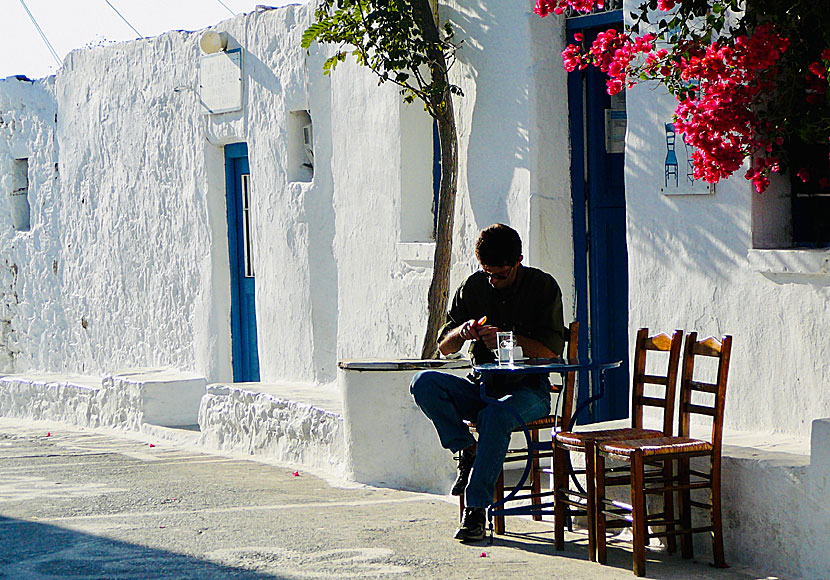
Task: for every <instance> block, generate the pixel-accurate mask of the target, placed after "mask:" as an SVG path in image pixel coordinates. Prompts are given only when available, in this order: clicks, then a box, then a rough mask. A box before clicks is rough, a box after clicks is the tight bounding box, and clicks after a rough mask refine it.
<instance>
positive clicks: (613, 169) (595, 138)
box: [568, 10, 629, 424]
mask: <svg viewBox="0 0 830 580" xmlns="http://www.w3.org/2000/svg"><path fill="white" fill-rule="evenodd" d="M621 27H622V11H620V10H615V11H612V12H606V13H600V14H595V15H590V16H583V17H579V18H572V19H569V20H568V41H569V42H570V43H577V41H576V39H575V33H576V32H581V33H582V34H583V36H584V42H585V44H586V45H587V46H590V43H591V42H593V40H594V39H595V38H596V36H597V33H598V32H600V31H604V30H606V29H608V28H617V29H621ZM605 80H606V77H605V75H604V74H603V73H602V72H600V70H599V69H597V68H595V67H593V66H589V67H588V68H586V69H585V70H582V71H580V70H577V71H574V72H572V73H569V76H568V106H569V110H570V134H571V150H572V154H571V184H572V192H573V208H574V209H573V211H574V216H573V223H574V274H575V278H576V307H577V320H579V321H580V322H583V324H581V325H580V327H579V331H580V336H579V347H580V348H579V351H580V352H579V356H580V357H590V358H594V359H596V360H622V361H623V365H622V367H620V368H618V369H614V370H612V371H608V372H607V373H606V383H605V394H604V396H603V397H602V399H600V400H599V401H598V402H597V403H595V404H593V405H592V406H591V407H590V408H588V409H586V410H585V411H584V412H582V413H581V414H580V416H579V418H578V422H579V423H580V424H585V423H592V422H596V421H609V420H612V419H621V418H625V417H627V416H628V399H629V396H628V388H629V387H628V376H629V375H628V250H627V246H626V232H625V227H626V226H625V182H624V174H623V163H624V154H623V152H622V149H621V143H620V142H619V141H617V142H614V141H613V138H614V137H612V136H611V135H606V131H607V130H608V129H609V127H611V126H612V124H611V123H612V122H613V121H614V120H615V119H619V118H623V119H624V115H625V113H624V108H620V105H621V104H622V103H624V101H622V100H617V101H616V102H615V103H612V100H611V97H609V96H608V94H607V92H606V86H605ZM620 97H622V95H620ZM616 137H619V135H617V136H616ZM585 321H587V324H585ZM599 379H600V377H599V376H590V377H589V376H587V373H583V376H580V377H579V395H578V399H579V402H580V403H581V402H583V401H585V400H586V399H587V398H588V397H589V396H591V395H593V394H595V393H597V392H598V389H599V387H600V385H599ZM586 386H587V387H588V388H586Z"/></svg>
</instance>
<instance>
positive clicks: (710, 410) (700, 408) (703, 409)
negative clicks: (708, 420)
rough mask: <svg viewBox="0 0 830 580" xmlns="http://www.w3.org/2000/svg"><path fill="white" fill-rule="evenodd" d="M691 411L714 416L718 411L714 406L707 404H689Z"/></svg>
mask: <svg viewBox="0 0 830 580" xmlns="http://www.w3.org/2000/svg"><path fill="white" fill-rule="evenodd" d="M689 413H697V414H698V415H708V416H709V417H714V416H715V414H716V413H717V411H716V409H715V408H714V407H707V406H706V405H694V404H692V405H689Z"/></svg>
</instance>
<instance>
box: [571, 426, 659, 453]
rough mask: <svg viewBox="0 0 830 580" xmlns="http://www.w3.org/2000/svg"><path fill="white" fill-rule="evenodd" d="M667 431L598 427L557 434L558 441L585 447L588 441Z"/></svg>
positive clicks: (650, 436)
mask: <svg viewBox="0 0 830 580" xmlns="http://www.w3.org/2000/svg"><path fill="white" fill-rule="evenodd" d="M663 436H665V433H663V432H662V431H657V430H654V429H635V428H632V427H624V428H622V429H597V430H594V431H578V432H577V431H562V432H561V433H557V434H556V441H557V443H561V444H562V445H567V446H568V447H577V448H581V449H584V448H585V442H586V441H612V440H615V439H649V438H652V437H663Z"/></svg>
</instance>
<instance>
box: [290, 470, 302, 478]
mask: <svg viewBox="0 0 830 580" xmlns="http://www.w3.org/2000/svg"><path fill="white" fill-rule="evenodd" d="M291 475H293V476H294V477H300V472H299V471H295V472H294V473H292V474H291Z"/></svg>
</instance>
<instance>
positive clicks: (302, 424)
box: [199, 383, 345, 477]
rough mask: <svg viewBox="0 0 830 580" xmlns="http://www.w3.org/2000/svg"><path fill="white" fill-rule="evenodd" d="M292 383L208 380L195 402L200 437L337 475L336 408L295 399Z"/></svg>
mask: <svg viewBox="0 0 830 580" xmlns="http://www.w3.org/2000/svg"><path fill="white" fill-rule="evenodd" d="M295 388H296V387H295V386H294V385H284V386H283V387H280V385H270V386H269V385H265V386H264V387H263V386H262V385H259V384H245V383H237V384H214V385H210V386H209V387H208V390H207V394H206V395H205V396H204V397H203V399H202V403H201V406H200V407H199V428H200V430H201V435H200V437H199V443H200V444H202V445H205V446H207V447H210V448H213V449H219V450H222V451H236V452H242V453H247V454H251V455H267V456H268V457H269V458H270V459H274V460H276V461H278V462H280V463H282V464H284V465H286V466H288V467H293V468H306V469H309V468H310V469H312V470H316V471H319V472H322V473H325V474H328V475H333V476H335V477H342V476H343V474H344V473H345V458H344V455H345V451H344V443H343V441H344V439H343V419H342V416H341V413H340V412H339V409H334V410H331V409H325V408H323V407H321V406H320V405H319V404H315V403H314V402H302V401H297V400H294V398H292V392H293V391H294V390H295ZM329 406H331V405H329Z"/></svg>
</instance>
